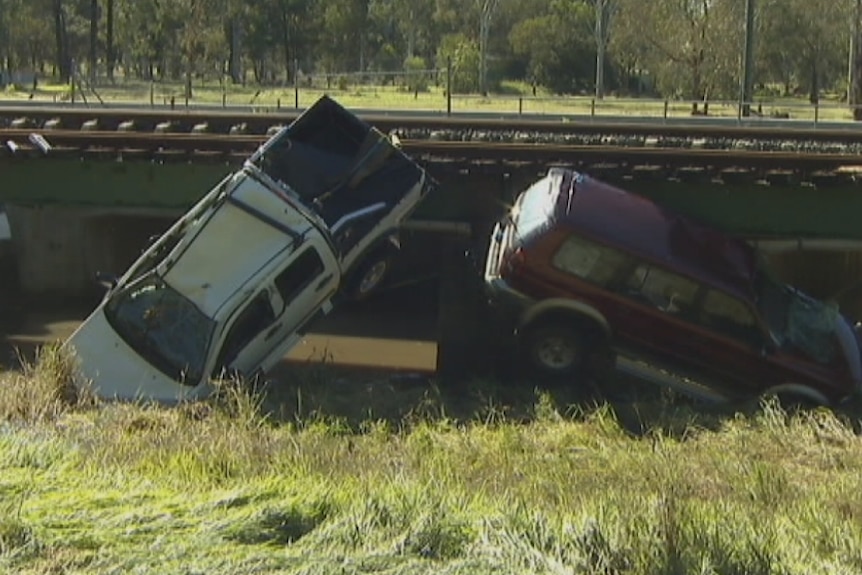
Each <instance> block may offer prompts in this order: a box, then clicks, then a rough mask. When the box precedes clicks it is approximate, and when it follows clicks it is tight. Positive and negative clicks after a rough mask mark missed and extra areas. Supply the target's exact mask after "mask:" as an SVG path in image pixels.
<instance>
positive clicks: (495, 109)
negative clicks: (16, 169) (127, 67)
mask: <svg viewBox="0 0 862 575" xmlns="http://www.w3.org/2000/svg"><path fill="white" fill-rule="evenodd" d="M323 84H324V83H323V82H321V81H320V79H316V84H315V85H314V86H313V87H306V86H302V87H300V88H299V91H298V97H299V105H300V106H301V107H304V106H308V105H310V104H311V103H313V102H314V101H315V100H316V99H317V98H319V97H320V96H321V95H323V94H324V93H326V94H329V95H331V96H333V97H335V98H337V99H338V100H339V101H340V102H341V103H343V104H344V105H346V106H348V107H353V108H371V109H389V110H422V111H434V112H445V111H446V107H447V102H446V96H445V89H444V87H443V86H435V85H434V84H433V83H432V84H431V85H430V87H429V89H428V90H426V91H422V92H417V93H413V92H410V91H408V90H406V89H405V88H403V87H401V86H390V85H387V86H382V85H362V84H358V83H354V84H350V83H347V84H341V83H339V82H338V81H337V80H334V81H333V82H332V84H331V86H330V87H326V86H325V85H323ZM193 92H194V94H193V95H194V98H193V99H192V100H190V102H189V105H191V106H194V105H199V104H210V105H212V104H225V105H229V106H250V107H253V108H255V109H261V110H264V109H265V110H275V109H277V108H278V107H286V108H292V107H294V105H295V103H296V99H297V92H296V90H295V88H294V87H293V86H292V85H286V86H280V87H279V86H275V87H264V88H260V87H255V86H245V87H243V86H233V85H225V86H221V85H220V84H219V83H217V82H213V81H208V82H203V81H196V82H195V84H194V87H193ZM31 94H32V96H33V100H35V101H43V102H44V101H54V102H66V103H68V102H69V101H70V99H71V93H70V88H69V86H68V85H58V84H51V83H49V82H45V81H43V82H42V83H41V84H40V85H39V87H38V89H37V90H36V91H35V92H32V91H31V90H30V89H29V88H27V89H23V88H22V89H18V88H15V87H10V88H7V89H6V90H5V92H0V99H7V100H9V99H12V100H26V99H27V98H30V96H31ZM83 97H84V98H85V99H86V101H87V105H90V106H98V105H99V98H101V100H102V101H104V102H109V103H135V104H142V103H144V104H148V103H151V104H153V105H155V106H168V105H170V102H171V98H173V99H174V103H175V105H176V106H177V107H179V108H182V107H185V105H186V102H185V99H184V97H183V85H182V83H162V82H157V83H149V82H143V81H137V80H130V79H120V80H118V81H117V82H116V83H114V84H110V83H108V82H107V81H103V82H101V83H100V84H99V85H98V86H97V88H96V90H95V92H94V91H92V90H84V91H83ZM76 103H78V104H79V105H84V101H83V100H82V97H81V91H80V90H79V91H78V93H77V96H76ZM665 105H666V103H665V101H664V100H661V99H649V98H616V97H613V96H609V97H607V98H605V99H603V100H599V101H594V99H593V98H592V97H590V96H557V95H553V94H549V93H547V92H546V91H544V90H542V89H539V90H538V91H537V93H536V95H535V96H533V93H532V88H531V87H530V86H529V85H528V84H526V83H524V82H515V81H507V82H503V84H502V86H501V88H500V91H499V93H494V94H489V95H488V96H487V97H484V96H480V95H476V94H465V95H461V94H459V95H454V96H453V99H452V110H453V112H456V113H457V112H489V113H507V114H516V113H524V114H548V115H557V114H565V115H590V114H594V115H596V116H603V115H618V116H619V115H621V116H650V117H663V116H664V115H665V114H667V115H668V116H669V117H685V116H690V115H691V103H690V102H686V101H674V100H670V101H668V102H667V109H666V110H665ZM709 114H710V115H711V116H723V117H736V116H737V104H736V102H733V101H725V102H711V103H710V107H709ZM762 114H763V116H765V117H771V116H782V115H784V114H787V115H789V117H790V118H791V119H794V120H805V121H814V119H815V116H816V117H817V119H818V120H824V121H836V120H850V119H852V118H851V112H850V109H849V108H848V107H847V106H846V105H845V104H842V103H841V102H840V101H838V100H837V99H836V98H831V99H830V98H824V100H823V102H822V103H821V105H820V106H819V107H815V106H813V105H811V104H810V103H808V101H807V100H806V99H803V98H794V97H786V98H768V99H764V100H763V102H762Z"/></svg>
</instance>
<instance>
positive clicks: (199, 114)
mask: <svg viewBox="0 0 862 575" xmlns="http://www.w3.org/2000/svg"><path fill="white" fill-rule="evenodd" d="M298 114H299V111H297V110H295V109H285V110H281V111H278V112H273V111H268V112H250V111H244V112H239V111H219V110H212V109H208V110H199V109H194V108H192V109H186V110H170V109H167V110H166V109H138V108H129V109H123V108H70V107H61V106H59V107H43V106H12V107H8V106H7V107H2V108H0V129H2V128H7V129H8V128H13V129H31V130H32V129H36V130H46V129H51V130H85V131H124V132H154V131H159V132H168V133H205V134H236V135H239V134H246V135H265V134H267V133H268V132H270V131H271V130H273V129H274V128H276V127H278V126H280V125H284V124H287V123H289V122H291V121H292V120H294V119H295V118H296V117H297V115H298ZM360 117H361V118H362V119H363V120H365V121H367V122H369V123H371V124H373V125H375V126H376V127H377V128H379V129H380V130H382V131H384V132H393V131H394V132H398V133H399V134H400V135H402V137H404V138H406V139H445V140H461V141H512V142H515V143H518V142H522V143H523V141H524V140H531V141H533V143H548V144H553V143H557V144H564V143H568V144H578V143H581V144H596V143H602V140H604V141H605V143H610V144H615V145H632V146H638V145H642V144H643V143H644V142H648V141H649V140H651V139H660V140H662V141H664V143H667V144H669V146H668V147H688V146H691V145H698V146H703V147H725V148H726V147H732V146H738V145H742V146H743V147H748V148H752V147H753V148H755V149H763V150H772V149H776V150H780V149H782V148H783V147H786V146H787V145H788V144H792V143H795V144H797V145H801V146H803V147H804V146H807V147H816V148H825V149H826V151H832V152H834V151H841V150H840V149H839V150H836V148H842V147H844V148H846V147H850V148H852V150H851V151H853V150H857V151H862V148H857V147H858V146H859V142H860V140H862V138H860V134H859V130H856V129H852V128H846V127H844V128H836V127H830V128H823V127H786V126H782V127H778V126H776V125H756V126H752V125H747V126H740V125H728V124H725V123H709V122H699V123H678V122H663V121H662V120H661V119H656V121H655V122H644V121H631V122H620V121H603V120H596V119H589V120H587V119H583V118H577V119H574V120H570V119H568V118H565V117H563V116H548V117H547V118H543V119H537V118H529V119H528V118H520V119H519V118H512V117H499V118H495V117H491V116H487V117H476V116H475V115H467V116H446V115H442V114H440V115H434V114H416V115H412V116H411V115H408V114H405V113H401V112H399V113H394V112H393V113H385V112H375V113H362V114H360ZM597 138H598V141H597ZM809 151H812V150H809Z"/></svg>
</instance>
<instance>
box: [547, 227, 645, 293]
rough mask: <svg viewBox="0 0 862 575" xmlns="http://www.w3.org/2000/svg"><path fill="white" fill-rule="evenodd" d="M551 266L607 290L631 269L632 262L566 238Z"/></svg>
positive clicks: (613, 252)
mask: <svg viewBox="0 0 862 575" xmlns="http://www.w3.org/2000/svg"><path fill="white" fill-rule="evenodd" d="M552 263H553V265H554V267H556V268H557V269H559V270H562V271H564V272H566V273H570V274H572V275H575V276H578V277H579V278H582V279H585V280H588V281H590V282H593V283H595V284H598V285H600V286H602V287H608V286H611V285H612V284H614V283H615V281H614V280H616V279H617V278H619V277H620V276H621V274H622V273H624V272H625V270H626V269H627V268H628V266H629V265H631V258H629V257H628V256H626V255H625V254H623V253H622V252H619V251H617V250H615V249H613V248H609V247H607V246H602V245H599V244H596V243H593V242H591V241H589V240H585V239H584V238H581V237H578V236H569V237H568V238H567V239H566V241H564V242H563V244H562V245H561V246H560V248H559V249H558V250H557V252H556V253H555V254H554V257H553V260H552Z"/></svg>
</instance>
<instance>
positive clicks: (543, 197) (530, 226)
mask: <svg viewBox="0 0 862 575" xmlns="http://www.w3.org/2000/svg"><path fill="white" fill-rule="evenodd" d="M559 193H560V179H559V178H554V177H548V178H543V179H541V180H539V181H538V182H536V183H535V184H533V185H532V186H530V187H529V188H528V189H527V190H526V191H525V192H524V193H523V194H521V199H520V201H519V203H518V206H517V208H516V209H515V214H514V216H515V226H516V227H517V228H518V235H519V236H520V237H521V238H526V237H528V236H529V235H530V234H532V233H533V232H536V231H538V230H539V229H540V228H542V226H544V225H545V224H547V223H548V222H549V221H550V220H551V216H552V215H553V214H554V206H555V204H556V201H557V196H558V195H559Z"/></svg>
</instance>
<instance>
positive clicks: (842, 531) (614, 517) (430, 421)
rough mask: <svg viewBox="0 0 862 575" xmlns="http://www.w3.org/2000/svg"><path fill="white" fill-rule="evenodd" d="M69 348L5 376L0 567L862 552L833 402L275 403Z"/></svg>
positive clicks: (538, 563)
mask: <svg viewBox="0 0 862 575" xmlns="http://www.w3.org/2000/svg"><path fill="white" fill-rule="evenodd" d="M69 365H70V364H69V362H68V360H67V358H64V357H63V355H62V354H61V353H60V352H59V351H58V350H57V349H56V348H46V349H44V350H43V351H42V354H41V357H40V359H39V360H38V362H37V363H36V364H35V365H34V366H31V367H30V368H29V369H28V370H26V371H25V372H24V373H11V372H10V373H6V374H4V375H2V376H0V378H2V385H0V420H2V421H3V422H4V423H3V424H2V425H3V427H2V431H0V494H2V497H0V571H3V572H15V573H127V572H134V573H160V574H171V573H177V574H179V573H184V574H185V573H207V574H218V573H282V572H291V573H370V572H374V573H393V574H394V573H411V574H412V573H471V574H473V573H554V574H556V573H601V574H624V573H632V574H651V573H655V574H676V573H680V574H682V573H686V574H688V573H702V574H707V573H715V574H735V573H739V574H743V573H745V574H755V575H757V574H773V573H775V574H779V573H780V574H795V573H800V574H808V573H823V572H829V573H858V572H859V571H860V570H862V559H860V558H862V444H860V442H859V439H858V438H857V437H856V434H855V432H854V430H853V427H852V426H851V425H850V423H849V422H848V421H845V420H844V419H843V418H842V417H839V416H838V415H835V414H834V413H833V412H829V411H815V412H806V413H800V414H797V415H792V416H791V415H788V414H786V413H784V412H782V411H781V410H780V408H778V407H777V406H775V405H771V404H766V405H764V406H763V407H762V409H761V410H759V411H758V412H756V413H754V414H752V415H750V416H742V415H736V416H730V415H717V414H712V415H709V414H704V413H703V412H694V411H689V410H687V409H685V408H682V407H680V408H666V409H665V411H664V412H663V413H662V414H661V417H659V418H658V419H656V420H655V422H654V423H653V424H652V425H651V426H650V429H649V430H648V431H647V432H645V433H643V434H639V435H635V434H632V433H629V432H628V431H627V430H626V429H625V427H624V426H623V425H621V423H620V421H619V419H618V417H617V416H616V414H615V412H614V410H613V409H612V408H611V407H610V406H608V405H605V404H597V405H594V406H593V407H590V408H584V407H581V408H577V409H572V410H569V409H567V408H563V407H562V406H561V405H560V404H559V403H558V402H557V401H556V400H555V399H554V396H553V395H552V394H548V393H541V394H533V393H530V392H524V394H525V395H527V396H532V397H533V399H532V401H530V402H526V403H524V404H523V408H522V410H521V412H520V413H518V414H516V413H514V412H511V411H507V409H506V406H505V405H503V404H501V403H494V402H490V401H489V400H488V399H487V397H486V398H485V399H479V400H477V399H476V397H474V396H471V395H464V394H463V393H462V394H460V395H459V397H460V399H458V400H457V401H452V402H447V400H446V398H445V395H446V394H444V393H443V392H440V394H439V395H434V393H433V388H426V389H425V391H424V392H422V393H421V394H420V395H419V396H417V397H414V398H413V399H415V400H417V401H416V403H415V404H413V405H412V406H411V409H408V410H407V412H406V413H405V414H404V415H403V416H402V417H400V418H393V417H375V416H374V415H373V414H372V415H371V416H370V417H368V418H365V419H361V420H356V421H350V420H348V419H345V418H341V417H337V416H336V415H334V414H329V413H326V411H325V404H323V403H318V402H316V401H315V400H314V399H313V398H312V397H310V396H306V397H305V398H303V399H302V401H299V400H297V401H296V402H295V404H294V408H295V409H294V410H293V411H292V413H284V414H282V417H280V418H278V419H276V418H275V417H274V416H272V415H269V416H266V415H264V411H263V410H262V408H263V407H264V404H263V403H262V402H261V401H260V400H259V398H258V397H257V396H255V395H253V394H249V393H248V392H244V391H240V390H238V388H237V387H236V385H234V384H225V387H224V393H222V394H220V398H219V399H214V400H212V401H210V402H207V403H204V404H198V405H188V406H182V407H180V408H175V409H162V408H158V407H155V406H147V405H140V406H132V405H119V404H98V403H97V402H94V401H92V400H91V399H89V398H88V397H87V396H86V395H82V394H77V395H73V394H70V393H69V388H68V387H67V385H66V383H65V382H66V381H67V375H68V369H69ZM317 375H318V376H321V377H322V376H323V375H324V373H323V372H318V374H317ZM312 383H315V382H312ZM480 387H481V386H480ZM485 391H487V389H485ZM299 404H302V405H303V406H304V407H299ZM467 404H470V407H469V409H466V411H465V414H464V416H461V415H458V416H455V415H453V414H452V413H449V407H448V405H460V406H462V408H463V407H464V406H465V405H467ZM374 407H375V406H373V405H365V406H354V408H356V409H360V410H364V411H366V412H367V411H369V410H373V409H374ZM470 413H472V415H470Z"/></svg>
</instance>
